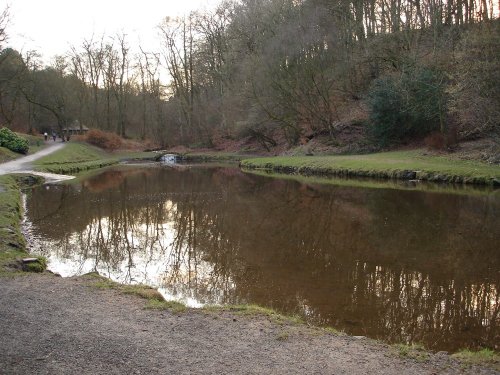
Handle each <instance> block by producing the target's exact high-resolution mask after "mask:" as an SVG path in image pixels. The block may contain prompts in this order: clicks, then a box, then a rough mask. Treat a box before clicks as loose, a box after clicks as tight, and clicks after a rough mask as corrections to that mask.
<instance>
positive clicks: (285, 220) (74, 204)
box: [27, 166, 500, 351]
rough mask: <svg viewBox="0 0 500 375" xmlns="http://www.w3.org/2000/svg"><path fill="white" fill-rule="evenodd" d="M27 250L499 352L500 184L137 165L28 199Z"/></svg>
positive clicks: (213, 299)
mask: <svg viewBox="0 0 500 375" xmlns="http://www.w3.org/2000/svg"><path fill="white" fill-rule="evenodd" d="M27 228H28V231H29V232H31V235H32V246H33V251H34V252H38V253H41V254H43V255H45V256H47V257H48V259H49V268H50V269H52V270H53V271H55V272H58V273H60V274H62V275H63V276H71V275H77V274H83V273H87V272H90V271H98V272H99V273H100V274H102V275H105V276H108V277H111V278H112V279H114V280H116V281H119V282H124V283H146V284H149V285H152V286H154V287H158V288H160V291H161V292H162V293H163V294H164V295H165V296H167V298H175V299H178V300H182V301H184V302H186V303H188V304H189V305H191V306H200V305H202V304H238V303H253V304H259V305H263V306H268V307H272V308H274V309H276V310H278V311H280V312H283V313H287V314H299V315H302V316H303V317H305V318H306V319H307V320H308V321H310V322H312V323H314V324H319V325H328V326H333V327H335V328H337V329H339V330H344V331H346V332H348V333H349V334H353V335H363V336H369V337H372V338H377V339H382V340H384V341H386V342H408V343H423V344H424V345H425V346H426V347H429V348H431V349H435V350H449V351H453V350H457V349H460V348H466V347H468V348H479V347H489V348H495V349H497V350H498V349H499V348H498V345H499V343H500V335H499V328H498V325H499V309H500V295H499V285H500V195H499V192H498V191H496V192H495V191H490V192H481V193H480V194H469V195H466V194H448V193H443V192H441V193H433V192H426V191H410V190H394V189H368V188H356V187H344V186H335V185H321V184H308V183H304V182H299V181H294V180H287V179H278V178H272V177H266V176H257V175H253V174H247V173H243V172H241V171H240V170H239V169H238V168H234V167H208V166H207V167H194V166H193V167H189V166H178V167H174V168H171V167H161V166H137V167H130V166H129V167H121V168H117V169H112V170H107V171H104V172H102V173H100V174H98V175H94V176H92V177H89V178H87V179H84V180H82V181H80V182H77V183H72V184H59V185H45V186H40V187H37V188H34V189H33V190H32V191H31V192H29V194H28V198H27Z"/></svg>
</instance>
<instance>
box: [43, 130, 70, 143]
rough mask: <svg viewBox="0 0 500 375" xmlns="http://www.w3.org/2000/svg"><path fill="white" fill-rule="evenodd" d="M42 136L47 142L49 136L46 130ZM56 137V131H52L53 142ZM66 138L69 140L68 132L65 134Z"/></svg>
mask: <svg viewBox="0 0 500 375" xmlns="http://www.w3.org/2000/svg"><path fill="white" fill-rule="evenodd" d="M43 138H44V139H45V142H47V139H48V138H49V134H48V133H47V132H45V133H43ZM56 138H57V133H56V132H52V139H53V140H54V142H55V141H56ZM61 138H62V137H61ZM66 140H67V141H69V134H68V135H67V136H66Z"/></svg>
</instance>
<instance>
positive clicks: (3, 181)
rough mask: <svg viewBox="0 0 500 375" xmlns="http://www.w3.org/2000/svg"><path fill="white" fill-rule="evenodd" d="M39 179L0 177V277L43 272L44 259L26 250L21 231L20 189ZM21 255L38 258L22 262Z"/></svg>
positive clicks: (22, 256) (23, 176) (21, 208)
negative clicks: (29, 261)
mask: <svg viewBox="0 0 500 375" xmlns="http://www.w3.org/2000/svg"><path fill="white" fill-rule="evenodd" d="M41 181H42V179H41V178H39V177H33V176H26V175H16V176H13V175H5V176H0V276H3V275H10V274H12V273H13V272H14V273H15V272H17V271H21V270H24V271H32V272H42V271H44V270H45V267H46V261H45V259H44V258H43V257H34V256H31V255H30V254H28V253H27V252H26V241H25V239H24V236H23V234H22V232H21V220H22V215H23V205H22V200H21V188H22V187H23V186H27V185H32V184H37V183H40V182H41ZM23 258H37V259H38V260H37V261H34V262H31V263H27V264H25V265H23V263H22V261H21V260H22V259H23Z"/></svg>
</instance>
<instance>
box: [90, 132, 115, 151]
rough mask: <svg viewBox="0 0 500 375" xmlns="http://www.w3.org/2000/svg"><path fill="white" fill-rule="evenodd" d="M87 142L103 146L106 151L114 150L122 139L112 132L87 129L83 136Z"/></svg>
mask: <svg viewBox="0 0 500 375" xmlns="http://www.w3.org/2000/svg"><path fill="white" fill-rule="evenodd" d="M85 140H86V141H87V143H90V144H91V145H94V146H97V147H100V148H103V149H105V150H108V151H114V150H116V149H118V148H120V146H121V145H122V139H121V138H120V137H119V136H117V135H116V134H114V133H108V132H104V131H102V130H97V129H92V130H89V132H88V133H87V136H86V137H85Z"/></svg>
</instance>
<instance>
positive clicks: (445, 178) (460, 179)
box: [240, 150, 500, 186]
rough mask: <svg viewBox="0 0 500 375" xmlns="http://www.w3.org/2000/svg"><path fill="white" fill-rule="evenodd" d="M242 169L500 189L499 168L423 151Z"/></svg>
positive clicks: (278, 160)
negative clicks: (431, 154)
mask: <svg viewBox="0 0 500 375" xmlns="http://www.w3.org/2000/svg"><path fill="white" fill-rule="evenodd" d="M240 165H241V167H242V168H243V169H264V170H272V171H275V172H279V173H288V174H293V173H298V174H302V175H322V176H342V177H372V178H384V179H401V180H423V181H431V182H447V183H459V184H478V185H493V186H500V167H499V166H497V165H489V164H486V163H481V162H476V161H463V160H453V159H450V158H447V157H444V156H429V155H425V153H424V152H423V151H421V150H414V151H395V152H384V153H377V154H369V155H349V156H346V155H342V156H305V157H266V158H256V159H245V160H243V161H241V163H240Z"/></svg>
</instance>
